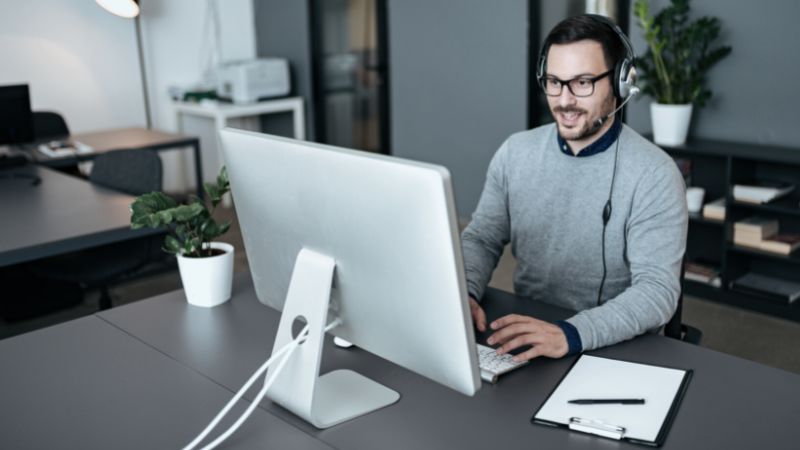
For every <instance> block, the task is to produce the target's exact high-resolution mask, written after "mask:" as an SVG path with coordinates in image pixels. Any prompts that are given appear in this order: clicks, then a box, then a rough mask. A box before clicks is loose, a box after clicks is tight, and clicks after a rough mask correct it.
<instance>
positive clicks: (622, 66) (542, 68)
mask: <svg viewBox="0 0 800 450" xmlns="http://www.w3.org/2000/svg"><path fill="white" fill-rule="evenodd" d="M584 16H585V17H588V18H590V19H592V20H594V21H595V22H598V23H601V24H603V25H604V26H607V27H608V28H610V29H611V30H613V31H614V33H615V34H616V35H617V37H619V40H620V42H622V45H623V46H624V47H625V56H624V57H623V58H622V59H621V60H619V61H617V62H616V64H615V65H614V78H613V80H612V82H611V87H612V89H613V91H614V96H615V97H616V98H617V99H619V100H621V101H622V102H621V104H620V105H619V106H618V107H616V108H615V109H614V110H613V111H611V112H610V113H609V114H607V115H605V116H603V117H601V118H599V119H597V121H596V122H595V123H594V124H593V127H594V128H595V129H596V130H599V129H600V128H602V127H603V124H604V123H605V121H606V120H608V119H609V118H611V117H613V116H614V114H616V113H617V111H619V110H621V109H622V107H623V106H625V104H626V103H628V101H629V100H630V99H631V98H633V96H635V95H636V94H638V93H639V88H638V87H636V66H635V65H634V62H635V61H636V54H635V53H634V52H633V45H632V44H631V41H630V40H629V39H628V36H625V33H623V32H622V29H621V28H620V27H619V26H618V25H617V24H615V23H614V22H612V21H611V19H609V18H608V17H605V16H601V15H598V14H585V15H584ZM549 51H550V42H549V39H548V40H545V42H544V45H542V49H541V52H540V53H539V63H538V65H537V69H536V80H537V81H538V82H539V86H541V85H542V81H543V80H544V77H545V75H546V74H547V53H548V52H549ZM618 159H619V138H617V143H616V148H615V150H614V170H613V172H612V174H611V186H610V188H609V190H608V200H606V204H605V206H603V234H602V245H601V246H602V252H603V277H602V279H601V280H600V288H599V289H598V290H597V306H600V303H601V301H602V298H603V287H604V286H605V283H606V274H607V267H606V227H607V226H608V222H609V220H611V211H612V207H611V198H612V196H613V194H614V181H615V180H616V178H617V161H618Z"/></svg>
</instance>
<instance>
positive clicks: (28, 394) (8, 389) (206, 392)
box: [0, 316, 330, 450]
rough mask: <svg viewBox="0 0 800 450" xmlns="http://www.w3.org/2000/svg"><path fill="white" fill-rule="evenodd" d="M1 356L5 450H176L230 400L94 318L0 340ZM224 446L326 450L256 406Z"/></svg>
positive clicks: (0, 437)
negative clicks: (57, 449)
mask: <svg viewBox="0 0 800 450" xmlns="http://www.w3.org/2000/svg"><path fill="white" fill-rule="evenodd" d="M0 357H2V364H3V368H2V370H0V398H1V399H2V400H0V448H4V449H28V448H30V449H45V448H64V449H86V450H89V449H103V450H106V449H157V448H158V449H168V448H172V449H178V448H182V447H183V446H184V445H186V444H188V443H189V441H191V439H193V438H194V436H196V435H197V434H198V433H199V432H200V431H202V429H203V428H204V427H205V425H206V424H207V423H208V422H209V421H210V420H211V419H212V418H213V417H214V415H215V414H216V413H217V411H219V410H220V409H221V408H222V407H223V406H224V405H225V403H226V402H227V401H228V399H230V398H231V396H232V395H233V393H232V392H230V391H229V390H227V389H225V388H224V387H222V386H220V385H219V384H217V383H215V382H214V381H213V380H209V379H208V378H206V377H204V376H203V375H202V374H199V373H197V372H196V371H194V370H192V369H191V368H189V367H186V366H183V365H181V364H179V363H178V362H176V361H174V360H173V359H170V358H169V357H167V356H165V355H164V354H163V353H161V352H159V351H158V350H156V349H153V348H151V347H149V346H147V345H145V344H143V343H142V342H141V341H139V340H137V339H136V338H134V337H132V336H130V335H128V334H126V333H125V332H123V331H121V330H119V329H118V328H116V327H114V326H113V325H111V324H109V323H108V322H105V321H103V320H101V319H99V318H98V317H96V316H91V317H85V318H82V319H78V320H74V321H71V322H67V323H65V324H61V325H58V326H54V327H50V328H46V329H43V330H40V331H36V332H33V333H28V334H23V335H20V336H17V337H13V338H9V339H6V340H3V341H0ZM246 407H247V402H241V403H240V404H239V405H238V406H237V407H236V408H234V409H233V410H232V411H231V414H232V415H231V419H227V420H226V421H225V422H224V423H222V424H221V426H223V427H227V426H228V425H230V424H231V423H232V422H233V420H234V419H235V418H236V417H238V414H240V413H241V412H243V411H244V409H245V408H246ZM224 429H225V428H220V430H224ZM206 442H208V441H206ZM225 448H287V449H288V448H293V449H294V448H298V449H319V450H321V449H329V448H330V447H329V446H327V445H326V444H324V443H323V442H320V441H319V440H318V439H315V438H313V437H312V436H309V435H308V434H306V433H303V432H302V431H301V430H298V429H297V428H295V427H293V426H292V425H290V424H288V423H286V422H285V421H283V420H281V419H280V418H278V417H275V416H274V415H272V414H269V413H267V412H265V411H263V410H262V409H260V408H257V409H256V410H255V411H253V415H252V416H251V418H250V419H249V420H248V421H247V422H246V423H245V424H244V425H242V427H241V428H240V430H239V431H238V432H237V433H236V434H235V435H234V436H233V437H232V438H230V440H229V441H228V442H227V444H226V447H225Z"/></svg>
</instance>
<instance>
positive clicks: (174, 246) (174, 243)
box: [164, 235, 181, 253]
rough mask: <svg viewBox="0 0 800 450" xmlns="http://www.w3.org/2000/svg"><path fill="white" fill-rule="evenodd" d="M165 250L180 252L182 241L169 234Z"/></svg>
mask: <svg viewBox="0 0 800 450" xmlns="http://www.w3.org/2000/svg"><path fill="white" fill-rule="evenodd" d="M164 250H165V251H167V252H169V253H179V252H180V251H181V243H180V241H178V240H177V239H175V237H173V236H171V235H167V237H166V238H164Z"/></svg>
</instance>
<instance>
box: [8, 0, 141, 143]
mask: <svg viewBox="0 0 800 450" xmlns="http://www.w3.org/2000/svg"><path fill="white" fill-rule="evenodd" d="M135 36H136V35H135V31H134V26H133V21H130V20H125V19H120V18H118V17H115V16H113V15H111V14H109V13H107V12H105V11H104V10H103V9H101V8H100V7H99V6H97V5H96V4H95V2H94V1H93V0H80V1H75V0H25V1H10V0H2V1H0V84H12V83H27V84H29V85H30V90H31V103H32V106H33V108H34V109H45V110H55V111H58V112H60V113H61V114H62V115H64V117H65V118H66V120H67V124H68V125H69V127H70V128H71V130H72V131H73V132H83V131H91V130H97V129H103V128H112V127H126V126H144V123H145V118H144V100H143V96H142V90H141V81H140V78H139V65H138V59H137V56H136V40H135Z"/></svg>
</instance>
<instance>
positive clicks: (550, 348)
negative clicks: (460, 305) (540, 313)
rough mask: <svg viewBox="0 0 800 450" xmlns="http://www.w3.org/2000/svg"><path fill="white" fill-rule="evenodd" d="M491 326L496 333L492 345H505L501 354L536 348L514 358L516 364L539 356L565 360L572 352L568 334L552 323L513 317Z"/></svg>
mask: <svg viewBox="0 0 800 450" xmlns="http://www.w3.org/2000/svg"><path fill="white" fill-rule="evenodd" d="M479 308H480V307H479ZM481 312H483V311H481ZM473 315H474V312H473ZM491 327H492V330H495V332H494V334H492V335H491V336H490V337H489V340H488V342H489V345H495V344H501V346H500V348H498V349H497V353H498V354H499V355H502V354H504V353H508V352H510V351H512V350H514V349H516V348H519V347H522V346H524V345H530V346H532V347H531V348H530V349H529V350H528V351H526V352H523V353H520V354H519V355H516V356H514V361H528V360H530V359H533V358H536V357H538V356H547V357H549V358H561V357H562V356H564V355H566V354H567V352H568V351H569V344H567V337H566V336H565V335H564V332H563V331H561V328H559V327H558V326H557V325H553V324H552V323H550V322H545V321H543V320H539V319H534V318H533V317H529V316H521V315H519V314H509V315H507V316H504V317H501V318H499V319H497V320H495V321H494V322H492V324H491Z"/></svg>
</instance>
